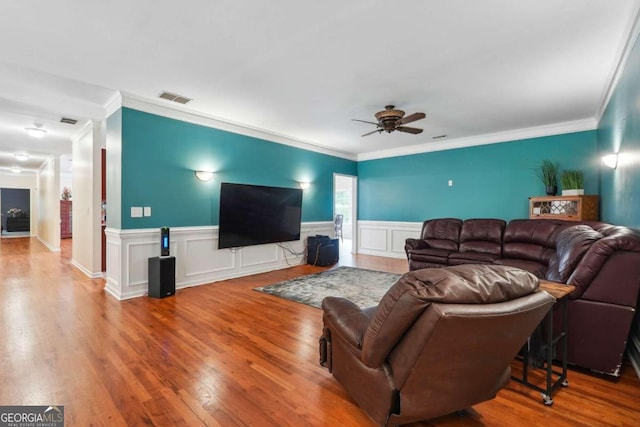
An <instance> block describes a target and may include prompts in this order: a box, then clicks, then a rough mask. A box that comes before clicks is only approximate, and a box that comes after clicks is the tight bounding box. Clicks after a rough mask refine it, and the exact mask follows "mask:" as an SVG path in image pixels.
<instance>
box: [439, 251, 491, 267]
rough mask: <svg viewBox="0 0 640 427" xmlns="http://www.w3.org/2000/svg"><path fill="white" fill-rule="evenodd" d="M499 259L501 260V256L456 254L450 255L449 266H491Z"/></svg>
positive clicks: (477, 253)
mask: <svg viewBox="0 0 640 427" xmlns="http://www.w3.org/2000/svg"><path fill="white" fill-rule="evenodd" d="M498 258H500V256H499V255H492V254H487V253H482V252H454V253H452V254H451V255H449V265H461V264H491V263H493V261H494V260H496V259H498Z"/></svg>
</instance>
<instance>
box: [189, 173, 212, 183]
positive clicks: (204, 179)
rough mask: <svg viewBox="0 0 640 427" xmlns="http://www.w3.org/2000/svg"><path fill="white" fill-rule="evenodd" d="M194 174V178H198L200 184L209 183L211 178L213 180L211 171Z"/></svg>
mask: <svg viewBox="0 0 640 427" xmlns="http://www.w3.org/2000/svg"><path fill="white" fill-rule="evenodd" d="M194 172H195V174H196V178H198V179H199V180H200V181H202V182H209V181H211V178H213V172H211V171H194Z"/></svg>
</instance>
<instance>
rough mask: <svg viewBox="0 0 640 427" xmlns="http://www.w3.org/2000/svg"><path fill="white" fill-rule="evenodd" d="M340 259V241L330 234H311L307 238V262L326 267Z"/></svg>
mask: <svg viewBox="0 0 640 427" xmlns="http://www.w3.org/2000/svg"><path fill="white" fill-rule="evenodd" d="M339 259H340V242H339V240H338V239H331V238H330V237H329V236H309V237H308V238H307V264H311V265H317V266H319V267H326V266H328V265H333V264H335V263H337V262H338V260H339Z"/></svg>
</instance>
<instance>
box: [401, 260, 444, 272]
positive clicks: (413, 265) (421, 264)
mask: <svg viewBox="0 0 640 427" xmlns="http://www.w3.org/2000/svg"><path fill="white" fill-rule="evenodd" d="M443 262H444V261H442V262H428V261H411V260H409V271H414V270H423V269H425V268H442V267H448V266H449V265H448V264H443Z"/></svg>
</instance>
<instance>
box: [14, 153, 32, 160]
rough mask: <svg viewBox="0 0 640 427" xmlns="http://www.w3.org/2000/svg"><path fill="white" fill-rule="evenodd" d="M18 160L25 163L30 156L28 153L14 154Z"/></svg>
mask: <svg viewBox="0 0 640 427" xmlns="http://www.w3.org/2000/svg"><path fill="white" fill-rule="evenodd" d="M14 156H15V158H16V160H18V161H21V162H24V161H26V160H29V155H28V154H27V153H16V154H14Z"/></svg>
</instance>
